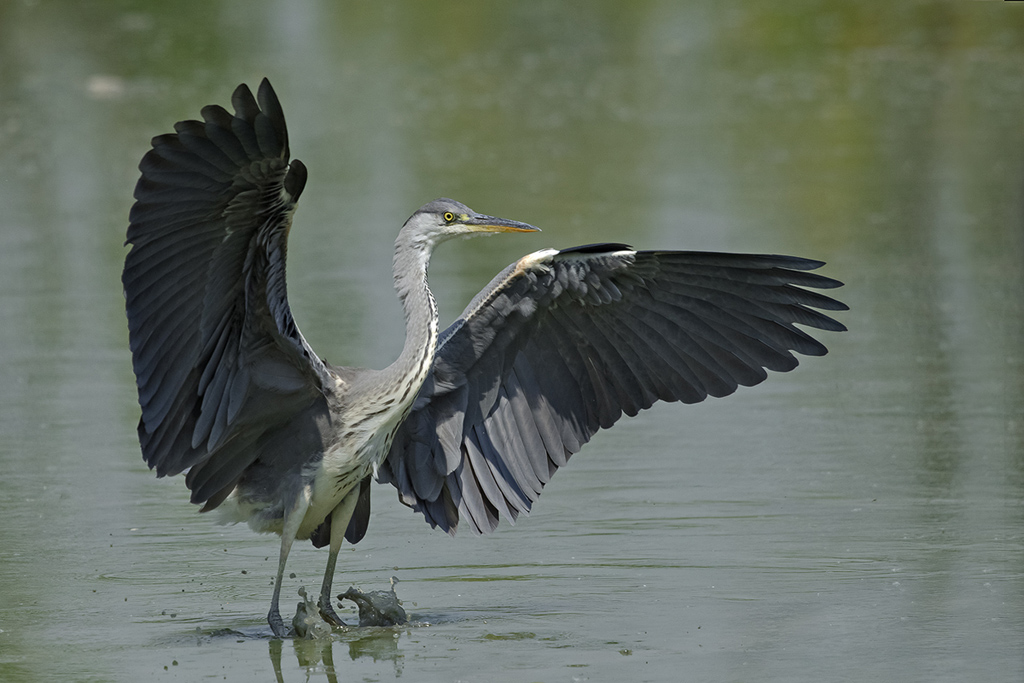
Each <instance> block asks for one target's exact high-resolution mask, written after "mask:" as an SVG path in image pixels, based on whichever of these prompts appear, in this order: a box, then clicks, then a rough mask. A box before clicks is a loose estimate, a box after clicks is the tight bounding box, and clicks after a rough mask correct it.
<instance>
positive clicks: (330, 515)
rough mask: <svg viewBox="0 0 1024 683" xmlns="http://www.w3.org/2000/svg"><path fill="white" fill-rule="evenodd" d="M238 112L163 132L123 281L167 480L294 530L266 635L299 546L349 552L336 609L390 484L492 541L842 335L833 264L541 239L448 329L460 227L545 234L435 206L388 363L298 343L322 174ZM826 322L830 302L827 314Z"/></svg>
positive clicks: (156, 462) (401, 251) (247, 107)
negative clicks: (432, 277) (441, 299)
mask: <svg viewBox="0 0 1024 683" xmlns="http://www.w3.org/2000/svg"><path fill="white" fill-rule="evenodd" d="M232 104H233V108H234V110H235V111H234V113H233V114H232V113H229V112H228V111H227V110H226V109H224V108H222V107H220V106H217V105H211V106H207V107H205V108H203V109H202V119H203V120H202V121H195V120H188V121H181V122H179V123H177V124H176V125H175V127H174V130H175V132H174V133H171V134H166V135H160V136H157V137H155V138H154V139H153V141H152V148H151V149H150V150H149V151H148V152H147V153H146V154H145V156H144V157H143V158H142V161H141V163H140V164H139V169H140V171H141V177H140V178H139V181H138V184H137V186H136V188H135V200H136V201H135V204H134V205H133V206H132V209H131V214H130V225H129V228H128V234H127V241H126V244H130V245H131V249H130V250H129V252H128V254H127V257H126V259H125V266H124V272H123V276H122V282H123V286H124V293H125V298H126V311H127V317H128V327H129V340H130V348H131V353H132V362H133V369H134V371H135V375H136V380H137V386H138V398H139V404H140V406H141V408H142V417H141V419H140V421H139V426H138V435H139V440H140V443H141V447H142V453H143V457H144V459H145V461H146V463H147V464H148V465H149V467H150V468H152V469H155V470H156V474H157V476H158V477H163V476H169V475H176V474H181V473H186V476H185V483H186V485H187V486H188V488H189V489H190V491H191V501H192V502H193V503H196V504H200V505H202V506H203V507H202V511H204V512H205V511H209V510H213V509H215V508H218V509H219V510H220V511H221V512H222V513H223V514H224V518H225V519H226V520H227V521H247V522H248V523H249V525H250V526H251V527H252V528H253V529H254V530H256V531H260V532H274V533H277V534H280V535H281V546H280V556H279V561H278V566H277V577H276V581H275V583H274V589H273V598H272V601H271V606H270V612H269V614H268V617H267V618H268V622H269V623H270V626H271V629H272V630H273V632H274V634H275V635H276V636H279V637H280V636H283V635H285V633H286V631H285V626H284V623H283V620H282V619H281V615H280V612H279V608H278V603H279V598H280V592H281V583H282V578H283V574H284V569H285V563H286V561H287V559H288V554H289V550H290V548H291V546H292V542H293V541H295V540H296V539H299V540H311V541H312V542H313V544H314V545H315V546H317V547H323V546H325V545H326V546H329V552H328V555H327V568H326V571H325V572H324V578H323V584H322V586H321V591H320V598H319V602H318V605H319V608H320V611H321V613H322V615H323V617H324V618H325V619H326V620H328V621H329V622H331V623H334V624H340V623H341V622H340V620H339V619H338V617H337V615H336V614H335V612H334V609H333V607H332V604H331V595H330V592H331V584H332V580H333V577H334V572H335V565H336V562H337V558H338V552H339V549H340V548H341V545H342V541H343V540H348V541H349V542H350V543H356V542H358V541H359V540H361V539H362V538H363V536H364V534H365V533H366V529H367V521H368V518H369V513H370V483H371V479H372V478H376V479H377V480H378V481H379V482H384V483H390V484H392V485H394V486H395V488H396V489H397V490H398V497H399V499H400V500H401V502H402V503H404V504H405V505H407V506H409V507H411V508H413V509H414V510H416V511H418V512H419V513H421V514H422V515H423V517H424V518H425V520H426V521H427V522H428V523H429V524H430V525H431V526H432V527H439V528H441V529H443V530H445V531H447V532H449V533H455V530H456V528H457V527H458V526H459V524H460V523H461V524H462V525H463V526H468V527H469V529H471V530H472V531H473V532H477V533H487V532H490V531H492V530H493V529H494V528H495V527H496V526H497V524H498V521H499V519H500V518H505V519H506V520H509V521H510V522H511V521H514V520H515V519H516V518H517V516H518V515H519V514H520V513H524V512H528V511H529V510H530V508H531V506H532V504H533V502H534V501H535V500H537V498H538V496H539V495H540V493H541V490H542V489H543V488H544V485H545V483H547V482H548V481H549V479H550V478H551V476H552V475H554V473H555V471H556V470H557V469H558V468H559V467H562V466H563V465H565V464H566V461H567V460H568V459H569V457H570V456H571V455H572V454H574V453H576V452H577V451H579V450H580V448H581V447H582V446H583V444H585V443H586V442H587V441H588V440H589V439H590V438H591V437H592V436H593V435H594V433H595V432H597V430H598V429H601V428H608V427H611V426H612V425H613V424H614V423H615V422H616V421H617V420H618V419H619V418H620V417H621V416H622V415H623V414H626V415H629V416H632V415H636V414H637V412H638V411H640V410H642V409H645V408H649V407H650V406H651V405H652V404H653V403H654V402H655V401H659V400H661V401H681V402H683V403H695V402H698V401H702V400H704V399H705V398H706V397H708V396H726V395H728V394H731V393H733V392H734V391H735V390H736V388H737V386H740V385H742V386H752V385H755V384H757V383H759V382H761V381H763V380H764V379H765V378H766V377H767V372H766V370H774V371H779V372H786V371H789V370H792V369H793V368H794V367H796V365H797V360H796V358H795V357H794V356H793V353H792V352H794V351H795V352H798V353H800V354H805V355H812V356H819V355H824V354H825V353H826V349H825V347H824V346H823V345H822V344H821V343H820V342H819V341H817V340H816V339H815V338H813V337H811V336H810V335H809V334H807V333H806V332H805V331H803V330H801V329H799V328H797V327H796V326H795V324H800V325H803V326H807V327H812V328H817V329H820V330H834V331H840V330H844V329H845V327H844V326H843V325H842V324H841V323H839V322H837V321H836V320H834V319H833V318H831V317H829V316H827V315H825V314H823V313H821V312H820V311H822V310H825V311H840V310H845V309H846V306H845V305H844V304H842V303H840V302H839V301H836V300H835V299H832V298H830V297H827V296H825V295H823V294H820V293H818V292H814V291H812V289H829V288H834V287H839V286H841V283H840V282H838V281H836V280H833V279H830V278H827V277H824V276H821V275H818V274H815V273H811V272H808V271H812V270H815V269H817V268H819V267H820V266H821V265H823V264H822V262H820V261H813V260H809V259H803V258H797V257H791V256H777V255H753V254H725V253H711V252H683V251H638V250H635V249H633V248H632V247H629V246H627V245H625V244H591V245H586V246H581V247H575V248H570V249H561V250H555V249H542V250H540V251H536V252H534V253H532V254H529V255H527V256H524V257H523V258H521V259H519V260H518V261H516V262H515V263H513V264H512V265H510V266H508V267H507V268H506V269H505V270H503V271H502V272H500V273H499V274H498V275H497V276H496V277H495V278H494V279H493V280H492V281H491V282H490V284H488V285H487V286H486V287H485V288H484V289H483V290H482V291H481V292H480V293H479V294H478V295H477V296H476V297H475V298H474V299H473V300H472V301H471V302H470V303H469V305H468V306H467V307H466V309H465V311H463V313H462V314H461V315H460V316H459V318H458V319H457V320H456V321H455V322H454V323H453V324H452V325H451V326H450V327H448V328H447V329H445V330H444V331H439V328H438V315H437V309H436V306H435V302H434V298H433V296H432V295H431V293H430V290H429V288H428V286H427V265H428V261H429V259H430V255H431V252H432V251H433V249H434V247H436V246H437V245H438V244H440V243H441V242H444V241H445V240H448V239H450V238H452V237H455V236H459V235H478V234H483V233H498V232H516V231H521V232H532V231H535V230H537V228H534V227H533V226H531V225H528V224H526V223H521V222H518V221H514V220H507V219H502V218H495V217H493V216H488V215H484V214H480V213H477V212H475V211H473V210H472V209H470V208H469V207H467V206H466V205H464V204H461V203H459V202H457V201H453V200H451V199H437V200H434V201H432V202H430V203H428V204H426V205H424V206H422V207H421V208H420V209H418V210H417V211H416V212H415V213H413V214H412V216H411V217H410V218H409V219H408V220H407V221H406V222H405V225H404V226H403V227H402V229H401V230H400V231H399V233H398V237H397V240H396V241H395V252H394V285H395V290H396V291H397V294H398V298H399V299H400V300H401V303H402V306H403V309H404V313H405V322H406V339H405V345H404V347H403V349H402V352H401V354H400V355H399V357H398V359H397V360H396V361H395V362H394V363H392V364H391V365H390V366H388V367H386V368H384V369H383V370H368V369H361V368H350V367H335V366H333V365H331V364H329V363H327V362H325V361H323V360H322V359H321V358H320V357H319V356H318V355H317V354H316V353H315V352H314V351H313V349H312V348H310V346H309V344H308V343H307V342H306V340H305V339H304V338H303V336H302V334H301V333H300V332H299V328H298V327H297V326H296V324H295V321H294V319H293V317H292V313H291V310H290V308H289V306H288V300H287V293H286V286H285V256H286V252H287V238H288V232H289V230H290V228H291V225H292V215H293V213H294V211H295V206H296V202H297V201H298V199H299V196H300V195H301V193H302V190H303V187H304V186H305V183H306V176H307V172H306V167H305V166H304V165H303V164H302V162H300V161H298V160H297V159H291V158H290V152H289V146H288V133H287V129H286V127H285V120H284V114H283V112H282V109H281V105H280V103H279V101H278V98H277V96H276V95H275V93H274V90H273V89H272V88H271V86H270V84H269V83H268V82H267V80H266V79H264V80H263V82H262V83H261V84H260V87H259V91H258V97H254V96H253V94H252V92H251V91H250V90H249V88H248V87H247V86H246V85H244V84H243V85H240V86H238V88H237V89H236V90H235V91H234V94H233V95H232ZM816 309H817V310H816Z"/></svg>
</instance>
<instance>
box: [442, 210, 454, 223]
mask: <svg viewBox="0 0 1024 683" xmlns="http://www.w3.org/2000/svg"><path fill="white" fill-rule="evenodd" d="M453 220H455V214H454V213H452V212H451V211H445V212H444V222H445V223H451V222H452V221H453Z"/></svg>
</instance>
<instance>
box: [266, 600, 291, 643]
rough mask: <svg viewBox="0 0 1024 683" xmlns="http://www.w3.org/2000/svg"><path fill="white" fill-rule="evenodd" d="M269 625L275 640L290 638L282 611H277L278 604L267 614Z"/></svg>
mask: <svg viewBox="0 0 1024 683" xmlns="http://www.w3.org/2000/svg"><path fill="white" fill-rule="evenodd" d="M267 623H268V624H270V630H271V631H273V632H274V637H275V638H285V637H287V636H288V629H287V628H285V625H284V619H282V618H281V611H280V610H278V609H277V605H276V604H275V605H274V606H273V607H271V608H270V611H269V612H267Z"/></svg>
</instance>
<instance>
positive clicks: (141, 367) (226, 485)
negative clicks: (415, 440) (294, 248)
mask: <svg viewBox="0 0 1024 683" xmlns="http://www.w3.org/2000/svg"><path fill="white" fill-rule="evenodd" d="M232 103H233V105H234V109H235V114H234V115H232V114H230V113H228V112H227V111H226V110H225V109H223V108H222V107H219V106H209V107H206V108H204V109H203V110H202V116H203V119H204V120H203V121H182V122H180V123H178V124H176V125H175V131H176V132H175V133H173V134H169V135H161V136H159V137H156V138H154V139H153V143H152V145H153V146H152V149H151V150H150V151H149V152H148V153H146V155H145V156H144V157H143V159H142V162H141V163H140V164H139V169H140V170H141V172H142V176H141V178H140V179H139V182H138V185H137V186H136V188H135V199H136V202H135V204H134V206H133V207H132V210H131V215H130V221H131V225H130V226H129V228H128V239H127V243H128V244H131V245H132V246H131V250H130V251H129V253H128V256H127V258H126V260H125V267H124V273H123V276H122V282H123V285H124V292H125V299H126V310H127V314H128V326H129V334H130V346H131V350H132V362H133V365H134V370H135V374H136V378H137V384H138V390H139V403H140V405H141V406H142V419H141V420H140V422H139V438H140V441H141V444H142V452H143V456H144V458H145V460H146V462H147V463H148V464H149V466H150V467H151V468H155V469H156V471H157V474H158V475H159V476H164V475H172V474H177V473H179V472H182V471H184V470H186V469H188V468H191V470H190V471H189V475H188V479H187V483H188V485H189V488H190V489H192V501H193V502H196V503H203V502H206V503H207V505H206V508H211V507H216V505H217V504H219V503H220V501H221V500H223V497H224V496H226V495H227V493H229V492H230V490H231V488H232V487H233V486H234V483H235V482H236V481H237V480H238V478H239V477H240V476H241V474H242V472H243V471H244V470H245V468H246V467H248V466H249V465H250V464H251V463H252V462H253V461H254V460H255V459H256V458H259V457H261V454H262V455H263V456H264V457H267V456H268V451H267V449H268V448H270V447H271V446H269V444H272V443H273V442H275V441H278V440H279V439H277V438H275V435H274V430H275V429H279V428H280V426H281V425H283V424H286V423H287V422H288V421H289V420H293V419H296V416H299V415H300V414H302V415H303V416H304V417H305V418H306V419H315V417H313V415H314V413H316V412H317V410H316V403H317V401H318V400H319V401H322V400H323V394H322V391H321V386H322V382H323V380H324V377H325V373H326V370H325V367H324V365H323V363H322V362H321V361H320V359H319V358H317V356H316V354H314V353H313V352H312V350H311V349H310V348H309V346H308V344H306V341H305V340H304V339H303V338H302V335H301V334H300V333H299V331H298V329H297V327H296V326H295V322H294V320H293V319H292V314H291V311H290V309H289V307H288V301H287V294H286V288H285V256H286V249H287V246H286V242H287V236H288V230H289V228H290V226H291V218H292V213H293V211H294V209H295V202H296V200H297V199H298V197H299V194H300V193H301V192H302V189H303V186H304V184H305V181H306V169H305V167H304V166H303V165H302V164H301V162H299V161H291V162H290V163H289V150H288V133H287V129H286V127H285V121H284V114H283V113H282V111H281V106H280V104H279V102H278V100H277V96H276V95H275V94H274V91H273V89H272V88H271V87H270V84H269V83H268V82H267V81H266V80H264V81H263V83H262V84H261V85H260V89H259V101H258V102H257V100H256V99H255V98H254V97H253V95H252V93H251V91H250V90H249V88H248V87H247V86H245V85H241V86H239V87H238V89H236V90H235V93H234V95H233V96H232ZM304 411H305V412H304ZM300 419H301V418H300ZM261 449H262V450H261Z"/></svg>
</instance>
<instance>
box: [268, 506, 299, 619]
mask: <svg viewBox="0 0 1024 683" xmlns="http://www.w3.org/2000/svg"><path fill="white" fill-rule="evenodd" d="M307 509H309V492H308V491H307V490H305V489H304V490H302V491H300V492H299V495H298V496H296V497H295V503H294V504H293V505H292V507H291V509H286V510H285V511H284V520H283V526H282V528H281V555H280V558H279V559H278V562H277V580H276V581H275V582H274V596H273V597H272V598H271V599H270V611H269V612H268V613H267V622H268V623H269V624H270V630H271V631H273V632H274V635H275V636H277V637H278V638H284V637H285V636H286V635H288V630H287V629H286V628H285V625H284V620H283V619H281V610H280V608H279V607H278V605H279V604H280V602H281V583H282V582H283V581H284V565H285V563H286V562H287V561H288V553H290V552H291V549H292V543H293V542H294V541H295V534H297V533H298V532H299V526H300V525H301V524H302V518H303V517H305V516H306V510H307Z"/></svg>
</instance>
